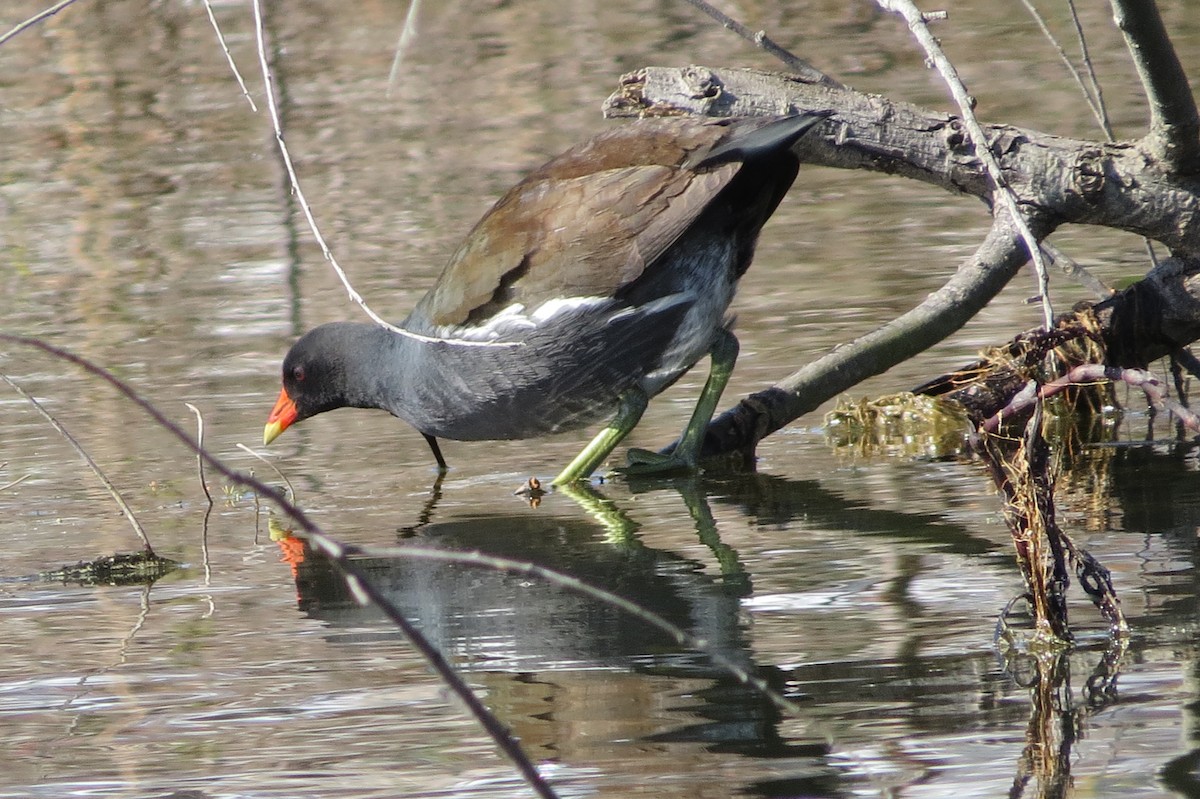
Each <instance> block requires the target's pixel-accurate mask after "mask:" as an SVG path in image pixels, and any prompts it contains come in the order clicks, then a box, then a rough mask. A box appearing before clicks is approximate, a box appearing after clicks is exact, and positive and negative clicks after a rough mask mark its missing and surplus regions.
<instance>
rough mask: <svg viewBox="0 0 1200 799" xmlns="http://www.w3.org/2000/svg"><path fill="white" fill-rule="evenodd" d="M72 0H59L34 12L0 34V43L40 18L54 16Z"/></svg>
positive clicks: (72, 0)
mask: <svg viewBox="0 0 1200 799" xmlns="http://www.w3.org/2000/svg"><path fill="white" fill-rule="evenodd" d="M74 2H75V0H62V1H61V2H59V3H55V4H54V5H52V6H50V8H47V9H45V10H44V11H39V12H38V13H36V14H34V15H33V16H32V17H30V18H29V19H27V20H25V21H24V22H22V23H20V24H19V25H17V26H16V27H15V28H13V29H12V30H10V31H9V32H8V33H6V34H4V35H3V36H0V44H4V43H5V42H7V41H8V40H9V39H11V38H12V37H14V36H16V35H17V34H18V33H21V32H22V31H24V30H26V29H28V28H32V27H33V26H34V25H36V24H38V23H39V22H41V21H42V20H44V19H48V18H50V17H52V16H54V15H55V14H57V13H58V12H59V11H62V10H63V9H64V8H66V7H67V6H69V5H71V4H72V3H74Z"/></svg>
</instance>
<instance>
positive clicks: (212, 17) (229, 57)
mask: <svg viewBox="0 0 1200 799" xmlns="http://www.w3.org/2000/svg"><path fill="white" fill-rule="evenodd" d="M204 10H205V11H207V12H208V21H209V22H210V23H212V28H213V31H215V32H216V34H217V41H218V42H220V44H221V49H222V50H224V51H225V60H226V61H228V62H229V69H230V70H232V71H233V77H234V78H236V79H237V82H238V86H240V87H241V88H242V96H243V97H245V98H246V102H248V103H250V110H251V111H254V112H256V113H257V112H258V106H257V105H255V104H254V98H253V97H251V96H250V90H249V89H247V88H246V81H244V80H242V73H241V72H239V71H238V68H237V64H236V63H234V60H233V53H231V52H229V46H228V45H226V44H225V34H223V33H221V26H220V25H219V24H217V15H216V14H214V13H213V9H212V3H210V2H209V0H204ZM205 493H208V492H207V490H206V491H205ZM209 501H210V502H211V501H212V499H211V497H210V498H209Z"/></svg>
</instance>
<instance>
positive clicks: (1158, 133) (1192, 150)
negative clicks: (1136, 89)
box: [1112, 0, 1200, 175]
mask: <svg viewBox="0 0 1200 799" xmlns="http://www.w3.org/2000/svg"><path fill="white" fill-rule="evenodd" d="M1112 7H1113V21H1114V22H1116V24H1117V27H1118V28H1119V29H1120V30H1121V33H1122V34H1124V36H1125V45H1126V46H1127V47H1128V48H1129V52H1130V55H1132V56H1133V63H1134V65H1135V66H1136V67H1137V71H1138V77H1140V78H1141V81H1142V86H1143V88H1145V90H1146V99H1147V100H1148V101H1149V103H1150V133H1149V135H1148V136H1147V137H1146V140H1145V145H1146V147H1147V149H1148V150H1149V152H1150V155H1151V156H1153V157H1154V158H1156V159H1158V160H1160V161H1162V162H1163V163H1164V164H1165V165H1167V166H1168V168H1170V169H1171V170H1172V171H1175V172H1178V173H1180V174H1184V175H1193V174H1196V173H1197V172H1200V113H1197V110H1196V99H1195V98H1194V97H1193V96H1192V90H1191V87H1190V85H1189V84H1188V77H1187V73H1185V72H1184V71H1183V66H1182V65H1181V64H1180V63H1179V56H1178V55H1177V54H1176V53H1175V47H1174V45H1172V44H1171V38H1170V37H1169V36H1168V35H1167V29H1166V27H1165V26H1164V25H1163V21H1162V17H1161V16H1160V15H1159V13H1158V6H1157V5H1156V4H1155V3H1154V0H1112Z"/></svg>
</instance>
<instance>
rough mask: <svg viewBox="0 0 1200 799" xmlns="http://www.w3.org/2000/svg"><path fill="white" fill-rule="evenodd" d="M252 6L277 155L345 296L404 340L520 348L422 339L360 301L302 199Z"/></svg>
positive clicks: (258, 7)
mask: <svg viewBox="0 0 1200 799" xmlns="http://www.w3.org/2000/svg"><path fill="white" fill-rule="evenodd" d="M253 6H254V37H255V42H256V43H257V47H258V63H259V67H260V69H261V70H262V77H263V85H264V86H265V87H266V93H267V111H268V112H270V116H271V127H272V129H273V130H274V132H275V144H276V145H277V146H278V148H279V156H280V159H281V160H282V161H283V167H284V170H285V171H286V172H287V176H288V182H289V184H290V185H291V187H292V192H293V193H294V194H295V195H296V203H297V204H298V205H299V206H300V210H301V212H303V214H304V219H305V220H306V221H307V222H308V229H309V230H311V231H312V234H313V238H314V239H315V240H316V242H317V246H318V247H320V248H321V254H322V255H324V257H325V260H326V261H328V262H329V265H330V266H331V267H333V271H334V272H335V273H336V274H337V276H338V279H339V280H341V282H342V286H343V287H344V288H345V289H346V293H347V294H348V295H349V296H350V299H351V300H353V301H354V303H355V304H356V305H358V307H360V308H362V309H363V311H364V312H365V313H366V315H367V316H369V317H370V318H371V321H373V322H375V324H377V325H379V326H380V327H383V328H386V329H388V330H390V331H392V332H393V333H396V334H397V335H400V336H405V337H406V338H411V339H416V340H418V341H429V342H433V341H437V342H443V343H444V342H446V341H452V342H453V343H454V344H455V345H457V346H462V347H519V346H522V345H521V344H520V343H519V342H511V341H473V340H469V339H461V338H460V339H447V338H437V337H434V336H425V335H421V334H420V333H414V332H412V331H411V330H405V329H404V328H401V327H396V326H395V325H393V324H391V323H390V322H386V321H384V319H383V317H381V316H380V315H379V314H377V313H375V311H373V310H371V308H370V306H368V305H367V301H366V300H364V299H363V297H362V295H361V294H359V293H358V292H357V291H356V290H355V289H354V286H353V285H351V283H350V277H349V276H348V275H347V274H346V271H345V270H344V269H342V265H341V264H339V263H338V261H337V259H336V258H335V257H334V256H333V251H332V250H330V249H329V245H328V244H327V243H326V242H325V237H324V236H323V235H322V234H321V229H320V227H318V226H317V220H316V217H315V216H313V212H312V208H311V207H310V206H309V204H308V200H307V199H306V198H305V196H304V191H303V190H302V189H301V188H300V178H299V177H298V176H297V175H296V167H295V166H294V165H293V163H292V156H291V153H290V152H289V151H288V147H287V143H286V142H284V140H283V126H282V123H281V122H280V119H279V106H278V104H277V103H276V101H275V89H274V79H273V78H272V75H271V66H270V64H269V63H268V62H267V45H266V31H265V29H264V27H263V17H262V2H261V0H253Z"/></svg>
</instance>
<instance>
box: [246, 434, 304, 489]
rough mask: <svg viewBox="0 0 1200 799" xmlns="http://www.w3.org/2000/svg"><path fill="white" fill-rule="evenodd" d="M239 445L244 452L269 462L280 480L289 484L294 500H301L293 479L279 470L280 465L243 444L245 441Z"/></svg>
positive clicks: (266, 462) (268, 464)
mask: <svg viewBox="0 0 1200 799" xmlns="http://www.w3.org/2000/svg"><path fill="white" fill-rule="evenodd" d="M237 446H238V449H240V450H242V451H243V452H248V453H250V454H251V455H253V456H254V457H256V458H258V459H259V460H260V461H262V462H263V463H265V464H267V466H270V467H271V470H272V471H274V472H275V474H276V475H278V476H279V479H280V480H282V481H283V482H284V484H285V485H286V486H287V488H288V494H289V495H290V496H291V498H292V502H299V501H300V499H299V497H297V496H296V489H295V488H293V487H292V481H291V480H289V479H287V475H285V474H284V473H283V472H281V471H279V467H278V466H276V465H275V464H273V463H271V462H270V461H269V460H267V459H266V458H264V457H263V456H262V455H260V454H259V453H257V452H255V451H254V450H252V449H250V448H249V447H247V446H246V445H245V444H243V443H241V442H238V445H237Z"/></svg>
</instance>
